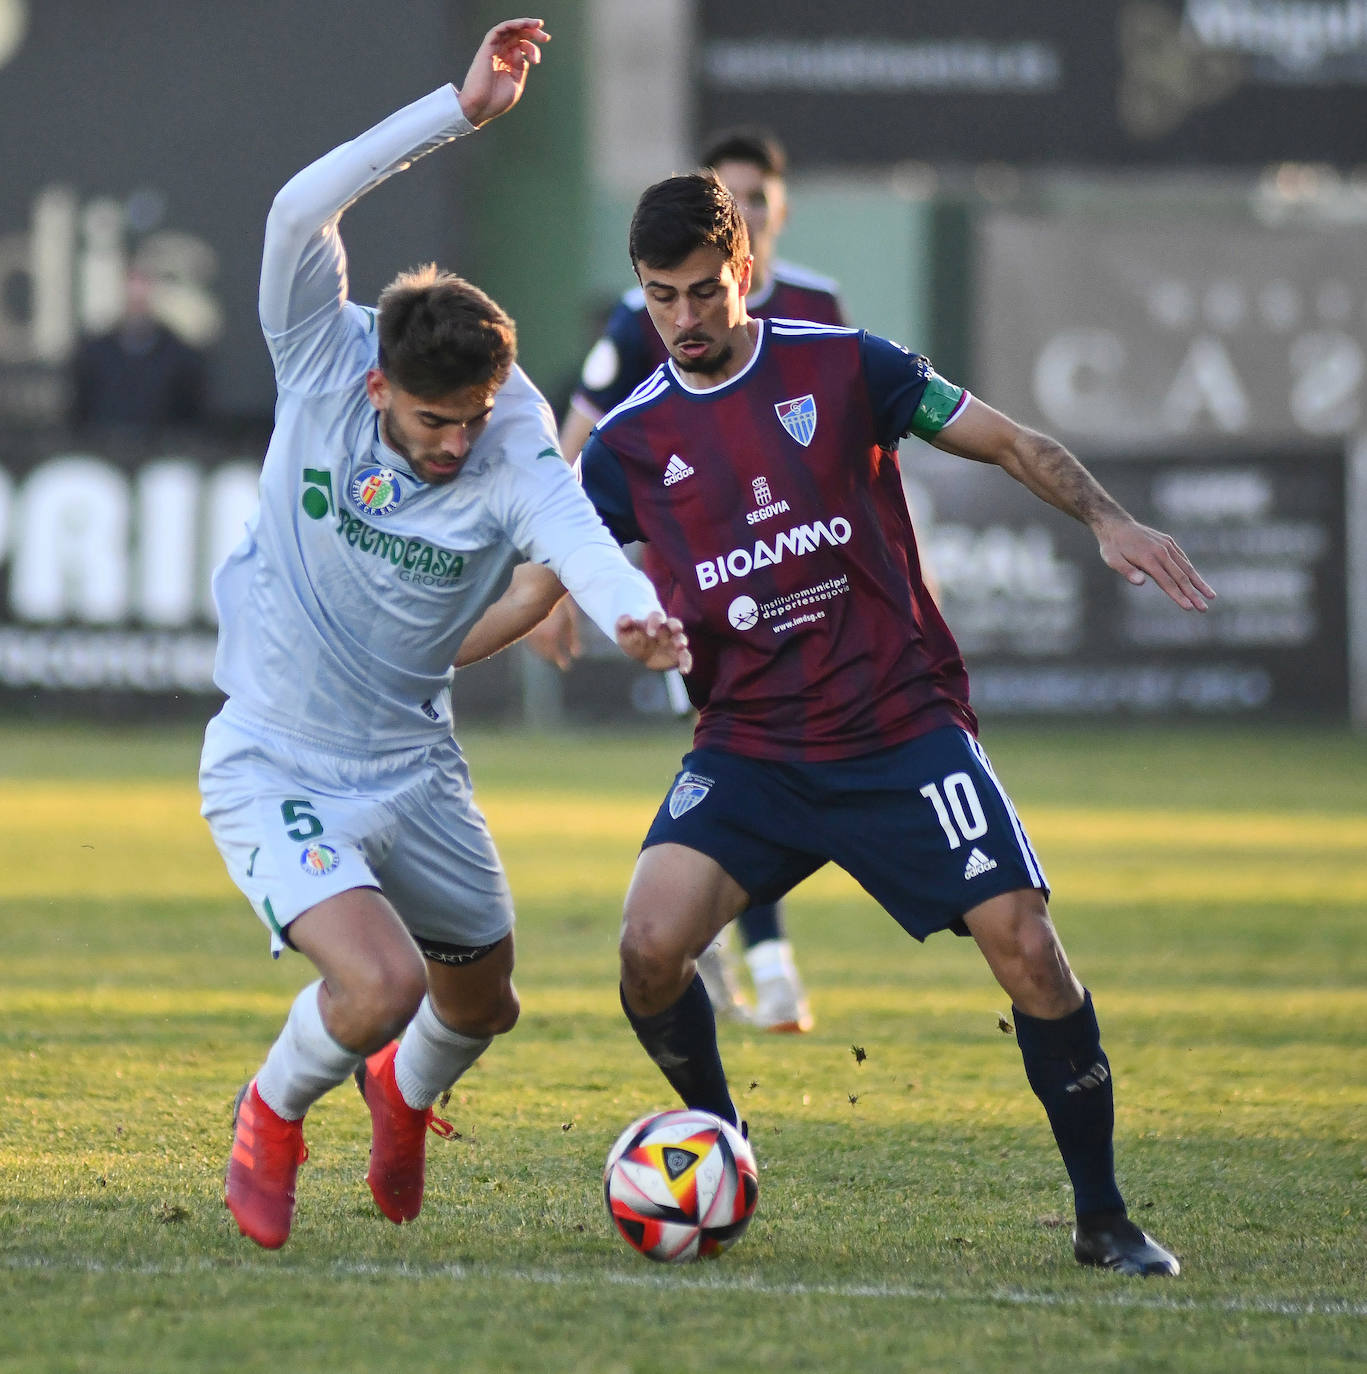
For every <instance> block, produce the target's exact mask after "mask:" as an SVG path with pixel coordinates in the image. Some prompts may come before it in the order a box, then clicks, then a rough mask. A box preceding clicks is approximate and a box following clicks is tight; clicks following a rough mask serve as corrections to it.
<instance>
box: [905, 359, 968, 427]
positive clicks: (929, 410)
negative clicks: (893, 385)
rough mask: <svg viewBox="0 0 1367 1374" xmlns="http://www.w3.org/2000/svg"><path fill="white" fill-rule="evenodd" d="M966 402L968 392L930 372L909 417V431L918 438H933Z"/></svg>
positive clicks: (960, 410) (959, 411)
mask: <svg viewBox="0 0 1367 1374" xmlns="http://www.w3.org/2000/svg"><path fill="white" fill-rule="evenodd" d="M967 404H968V392H967V391H965V390H964V388H963V387H961V386H955V385H954V383H953V382H947V381H945V379H944V378H943V377H941V376H940V374H939V373H938V372H931V374H930V376H929V378H928V379H927V381H926V389H925V390H924V391H923V392H922V393H921V402H920V404H919V405H918V406H917V407H916V413H915V414H914V415H913V416H912V417H911V433H913V434H914V435H915V436H916V437H917V438H918V439H933V438H934V437H935V436H936V435H937V434H938V433H939V432H940V431H941V430H942V429H943V428H944V427H945V426H946V425H947V424H948V423H949V422H950V421H951V420H953V419H955V418H956V417H957V416H958V415H959V414H960V413H961V412H962V410H963V408H964V406H966V405H967Z"/></svg>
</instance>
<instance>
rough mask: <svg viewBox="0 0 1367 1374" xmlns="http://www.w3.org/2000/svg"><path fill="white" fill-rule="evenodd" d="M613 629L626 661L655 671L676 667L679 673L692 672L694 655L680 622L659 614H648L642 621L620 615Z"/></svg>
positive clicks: (652, 612) (656, 612)
mask: <svg viewBox="0 0 1367 1374" xmlns="http://www.w3.org/2000/svg"><path fill="white" fill-rule="evenodd" d="M616 628H617V647H618V648H619V649H621V651H622V652H623V653H624V654H626V655H627V657H628V658H634V659H635V660H636V661H637V662H638V663H641V664H643V665H644V666H645V667H647V668H654V669H655V670H656V671H657V672H664V671H665V670H666V669H668V668H677V669H678V670H679V671H680V672H681V673H688V672H690V671H692V668H693V654H692V651H691V650H690V649H689V647H688V636H687V635H686V634H684V627H683V622H682V621H681V620H677V619H675V617H673V616H670V617H669V619H667V620H666V619H665V617H664V616H663V615H662V614H661V613H660V612H659V611H651V613H650V614H649V615H648V616H646V618H645V619H644V620H633V619H632V618H631V617H630V616H629V615H624V616H621V617H619V618H618V621H617V627H616Z"/></svg>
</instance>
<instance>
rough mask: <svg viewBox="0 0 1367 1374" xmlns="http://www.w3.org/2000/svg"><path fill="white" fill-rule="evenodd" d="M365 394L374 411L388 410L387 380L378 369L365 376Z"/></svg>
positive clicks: (371, 370)
mask: <svg viewBox="0 0 1367 1374" xmlns="http://www.w3.org/2000/svg"><path fill="white" fill-rule="evenodd" d="M365 394H366V395H367V396H368V397H369V398H370V404H371V405H373V406H374V407H375V409H376V410H388V409H389V378H388V377H386V376H385V375H384V373H383V372H381V371H380V369H379V368H378V367H372V368H371V369H370V371H369V372H367V373H366V374H365Z"/></svg>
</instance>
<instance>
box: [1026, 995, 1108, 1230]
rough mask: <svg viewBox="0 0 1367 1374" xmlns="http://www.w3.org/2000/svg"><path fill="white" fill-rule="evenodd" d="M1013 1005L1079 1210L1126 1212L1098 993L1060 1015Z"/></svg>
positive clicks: (1035, 1085)
mask: <svg viewBox="0 0 1367 1374" xmlns="http://www.w3.org/2000/svg"><path fill="white" fill-rule="evenodd" d="M1012 1011H1013V1013H1014V1015H1015V1018H1016V1043H1017V1044H1018V1045H1019V1046H1020V1051H1021V1058H1022V1059H1023V1060H1024V1061H1025V1076H1026V1078H1028V1079H1029V1080H1030V1086H1031V1087H1032V1088H1033V1089H1034V1090H1035V1096H1036V1097H1038V1098H1039V1100H1040V1101H1041V1102H1042V1103H1043V1104H1044V1110H1045V1113H1046V1114H1047V1115H1048V1117H1049V1125H1050V1126H1051V1127H1053V1131H1054V1139H1055V1140H1056V1141H1057V1142H1058V1149H1059V1153H1060V1154H1061V1155H1062V1156H1063V1163H1064V1167H1065V1168H1066V1169H1067V1170H1068V1177H1069V1179H1070V1180H1071V1182H1072V1185H1073V1199H1074V1203H1075V1205H1076V1208H1077V1212H1078V1215H1079V1216H1081V1215H1082V1214H1083V1213H1091V1212H1120V1213H1122V1214H1123V1212H1124V1210H1125V1202H1124V1199H1123V1198H1122V1197H1121V1196H1120V1189H1119V1187H1117V1185H1116V1181H1115V1150H1114V1143H1113V1137H1114V1134H1115V1095H1114V1092H1113V1090H1112V1085H1111V1066H1110V1064H1109V1063H1108V1062H1107V1059H1106V1053H1105V1051H1104V1050H1103V1049H1102V1048H1101V1031H1100V1029H1099V1028H1098V1026H1097V1023H1096V1012H1095V1011H1094V1010H1093V1008H1092V994H1091V993H1090V992H1087V993H1084V996H1083V1002H1082V1005H1081V1006H1080V1007H1079V1008H1078V1009H1077V1010H1076V1011H1074V1012H1070V1013H1069V1014H1068V1015H1067V1016H1064V1017H1061V1018H1060V1019H1059V1020H1057V1021H1044V1020H1040V1019H1039V1018H1038V1017H1034V1016H1027V1015H1026V1014H1025V1013H1024V1012H1023V1011H1021V1010H1020V1008H1019V1007H1013V1008H1012Z"/></svg>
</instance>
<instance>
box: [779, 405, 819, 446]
mask: <svg viewBox="0 0 1367 1374" xmlns="http://www.w3.org/2000/svg"><path fill="white" fill-rule="evenodd" d="M774 409H775V411H777V412H778V418H779V422H780V423H781V424H782V425H783V428H784V429H786V430H787V431H788V433H789V434H791V435H792V436H793V438H794V439H796V440H797V441H798V443H799V444H801V445H802V447H803V448H806V447H807V445H808V444H810V443H811V442H812V436H813V435H814V434H815V433H816V397H815V396H795V397H794V398H793V399H792V400H791V401H780V402H779V403H778V404H777V405H776V406H775V407H774Z"/></svg>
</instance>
